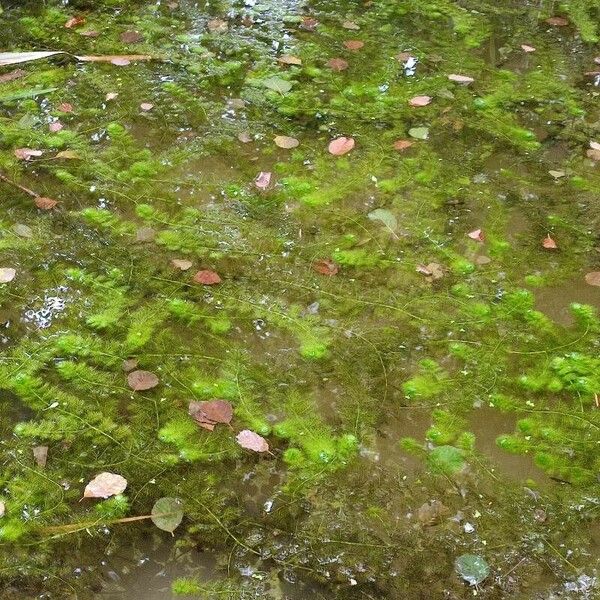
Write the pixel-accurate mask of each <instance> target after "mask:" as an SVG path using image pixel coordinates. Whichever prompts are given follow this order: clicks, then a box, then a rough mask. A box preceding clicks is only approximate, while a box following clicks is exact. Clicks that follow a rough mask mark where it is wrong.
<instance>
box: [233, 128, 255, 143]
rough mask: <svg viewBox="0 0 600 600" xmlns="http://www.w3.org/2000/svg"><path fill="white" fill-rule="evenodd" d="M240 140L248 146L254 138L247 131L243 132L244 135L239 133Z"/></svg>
mask: <svg viewBox="0 0 600 600" xmlns="http://www.w3.org/2000/svg"><path fill="white" fill-rule="evenodd" d="M237 138H238V140H240V142H242V144H248V143H250V142H251V141H252V136H251V135H250V134H249V133H248V132H247V131H242V133H238V136H237Z"/></svg>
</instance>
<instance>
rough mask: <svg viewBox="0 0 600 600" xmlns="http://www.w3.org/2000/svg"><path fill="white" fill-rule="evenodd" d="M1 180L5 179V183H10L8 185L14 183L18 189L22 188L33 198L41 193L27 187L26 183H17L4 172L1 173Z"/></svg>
mask: <svg viewBox="0 0 600 600" xmlns="http://www.w3.org/2000/svg"><path fill="white" fill-rule="evenodd" d="M0 181H4V183H8V185H12V186H13V187H16V188H17V189H18V190H21V191H22V192H24V193H25V194H28V195H29V196H31V197H32V198H39V197H40V195H39V194H36V193H35V192H34V191H33V190H30V189H29V188H26V187H25V186H24V185H21V184H20V183H17V182H16V181H13V180H12V179H9V178H8V177H7V176H6V175H3V174H2V173H0Z"/></svg>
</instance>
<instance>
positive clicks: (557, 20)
mask: <svg viewBox="0 0 600 600" xmlns="http://www.w3.org/2000/svg"><path fill="white" fill-rule="evenodd" d="M546 23H548V25H553V26H554V27H565V25H568V24H569V20H568V19H565V18H564V17H549V18H548V19H546Z"/></svg>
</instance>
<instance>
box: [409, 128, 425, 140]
mask: <svg viewBox="0 0 600 600" xmlns="http://www.w3.org/2000/svg"><path fill="white" fill-rule="evenodd" d="M408 135H410V137H413V138H415V139H417V140H426V139H427V138H428V137H429V128H428V127H411V128H410V129H409V130H408Z"/></svg>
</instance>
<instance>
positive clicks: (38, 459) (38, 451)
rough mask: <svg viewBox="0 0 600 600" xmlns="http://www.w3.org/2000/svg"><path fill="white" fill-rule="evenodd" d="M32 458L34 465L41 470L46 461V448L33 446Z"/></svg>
mask: <svg viewBox="0 0 600 600" xmlns="http://www.w3.org/2000/svg"><path fill="white" fill-rule="evenodd" d="M33 458H34V460H35V464H36V465H37V466H38V467H41V468H42V469H43V468H44V467H45V466H46V462H47V461H48V446H35V448H34V449H33Z"/></svg>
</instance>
